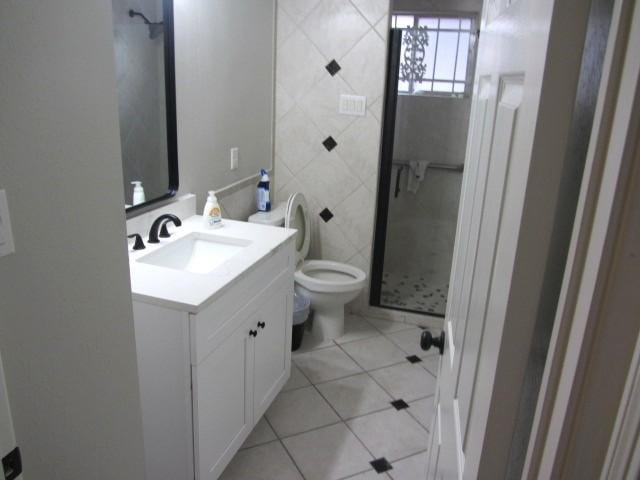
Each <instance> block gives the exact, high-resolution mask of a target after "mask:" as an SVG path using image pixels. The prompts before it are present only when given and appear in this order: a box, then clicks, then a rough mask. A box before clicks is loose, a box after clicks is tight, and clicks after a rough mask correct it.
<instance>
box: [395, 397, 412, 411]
mask: <svg viewBox="0 0 640 480" xmlns="http://www.w3.org/2000/svg"><path fill="white" fill-rule="evenodd" d="M391 405H393V408H395V409H396V410H404V409H405V408H409V404H408V403H407V402H405V401H404V400H402V399H399V400H394V401H393V402H391Z"/></svg>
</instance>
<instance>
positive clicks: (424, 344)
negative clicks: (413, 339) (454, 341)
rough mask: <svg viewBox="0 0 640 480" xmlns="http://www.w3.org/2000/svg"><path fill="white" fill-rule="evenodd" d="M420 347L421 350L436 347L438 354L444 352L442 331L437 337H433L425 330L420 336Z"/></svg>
mask: <svg viewBox="0 0 640 480" xmlns="http://www.w3.org/2000/svg"><path fill="white" fill-rule="evenodd" d="M420 347H421V348H422V349H423V350H429V349H430V348H431V347H436V348H437V349H438V350H439V351H440V355H442V354H443V353H444V331H442V332H441V333H440V335H439V336H438V337H434V336H433V335H431V332H430V331H429V330H425V331H424V332H422V335H421V336H420Z"/></svg>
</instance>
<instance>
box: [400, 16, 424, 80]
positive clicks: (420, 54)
mask: <svg viewBox="0 0 640 480" xmlns="http://www.w3.org/2000/svg"><path fill="white" fill-rule="evenodd" d="M402 34H403V35H402V43H403V45H404V46H405V49H404V55H403V58H402V62H400V80H401V81H403V82H418V83H422V81H423V80H424V74H425V72H426V71H427V64H426V63H425V61H424V60H425V57H426V50H427V46H428V45H429V34H428V33H427V28H426V27H415V28H407V29H405V30H403V31H402Z"/></svg>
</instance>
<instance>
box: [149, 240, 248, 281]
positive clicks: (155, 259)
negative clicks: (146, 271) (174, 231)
mask: <svg viewBox="0 0 640 480" xmlns="http://www.w3.org/2000/svg"><path fill="white" fill-rule="evenodd" d="M249 245H251V242H250V241H249V240H243V239H239V238H228V237H223V236H218V235H210V234H206V233H199V232H194V233H190V234H189V235H187V236H185V237H183V238H181V239H179V240H176V241H174V242H171V243H169V244H168V245H166V246H164V247H161V248H160V249H158V250H156V251H155V252H152V253H149V254H148V255H145V256H144V257H141V258H139V259H138V262H141V263H147V264H150V265H156V266H159V267H166V268H172V269H174V270H182V271H184V272H191V273H203V274H204V273H210V272H212V271H213V270H215V268H216V267H218V266H220V265H222V264H223V263H224V262H226V261H227V260H229V259H230V258H231V257H233V256H235V255H237V254H238V253H240V252H241V251H242V250H243V249H244V248H246V247H248V246H249Z"/></svg>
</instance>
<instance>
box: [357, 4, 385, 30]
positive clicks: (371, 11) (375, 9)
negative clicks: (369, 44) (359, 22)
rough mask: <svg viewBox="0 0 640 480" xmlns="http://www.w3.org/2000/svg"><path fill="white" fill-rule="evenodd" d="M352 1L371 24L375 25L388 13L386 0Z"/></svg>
mask: <svg viewBox="0 0 640 480" xmlns="http://www.w3.org/2000/svg"><path fill="white" fill-rule="evenodd" d="M352 3H353V4H354V5H355V7H356V8H357V9H358V10H360V12H361V13H362V14H363V15H364V16H365V18H366V19H367V21H368V22H369V23H370V24H371V25H375V24H376V22H378V21H379V20H380V19H381V18H382V17H384V16H386V15H387V14H388V13H389V2H388V0H353V2H352Z"/></svg>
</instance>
